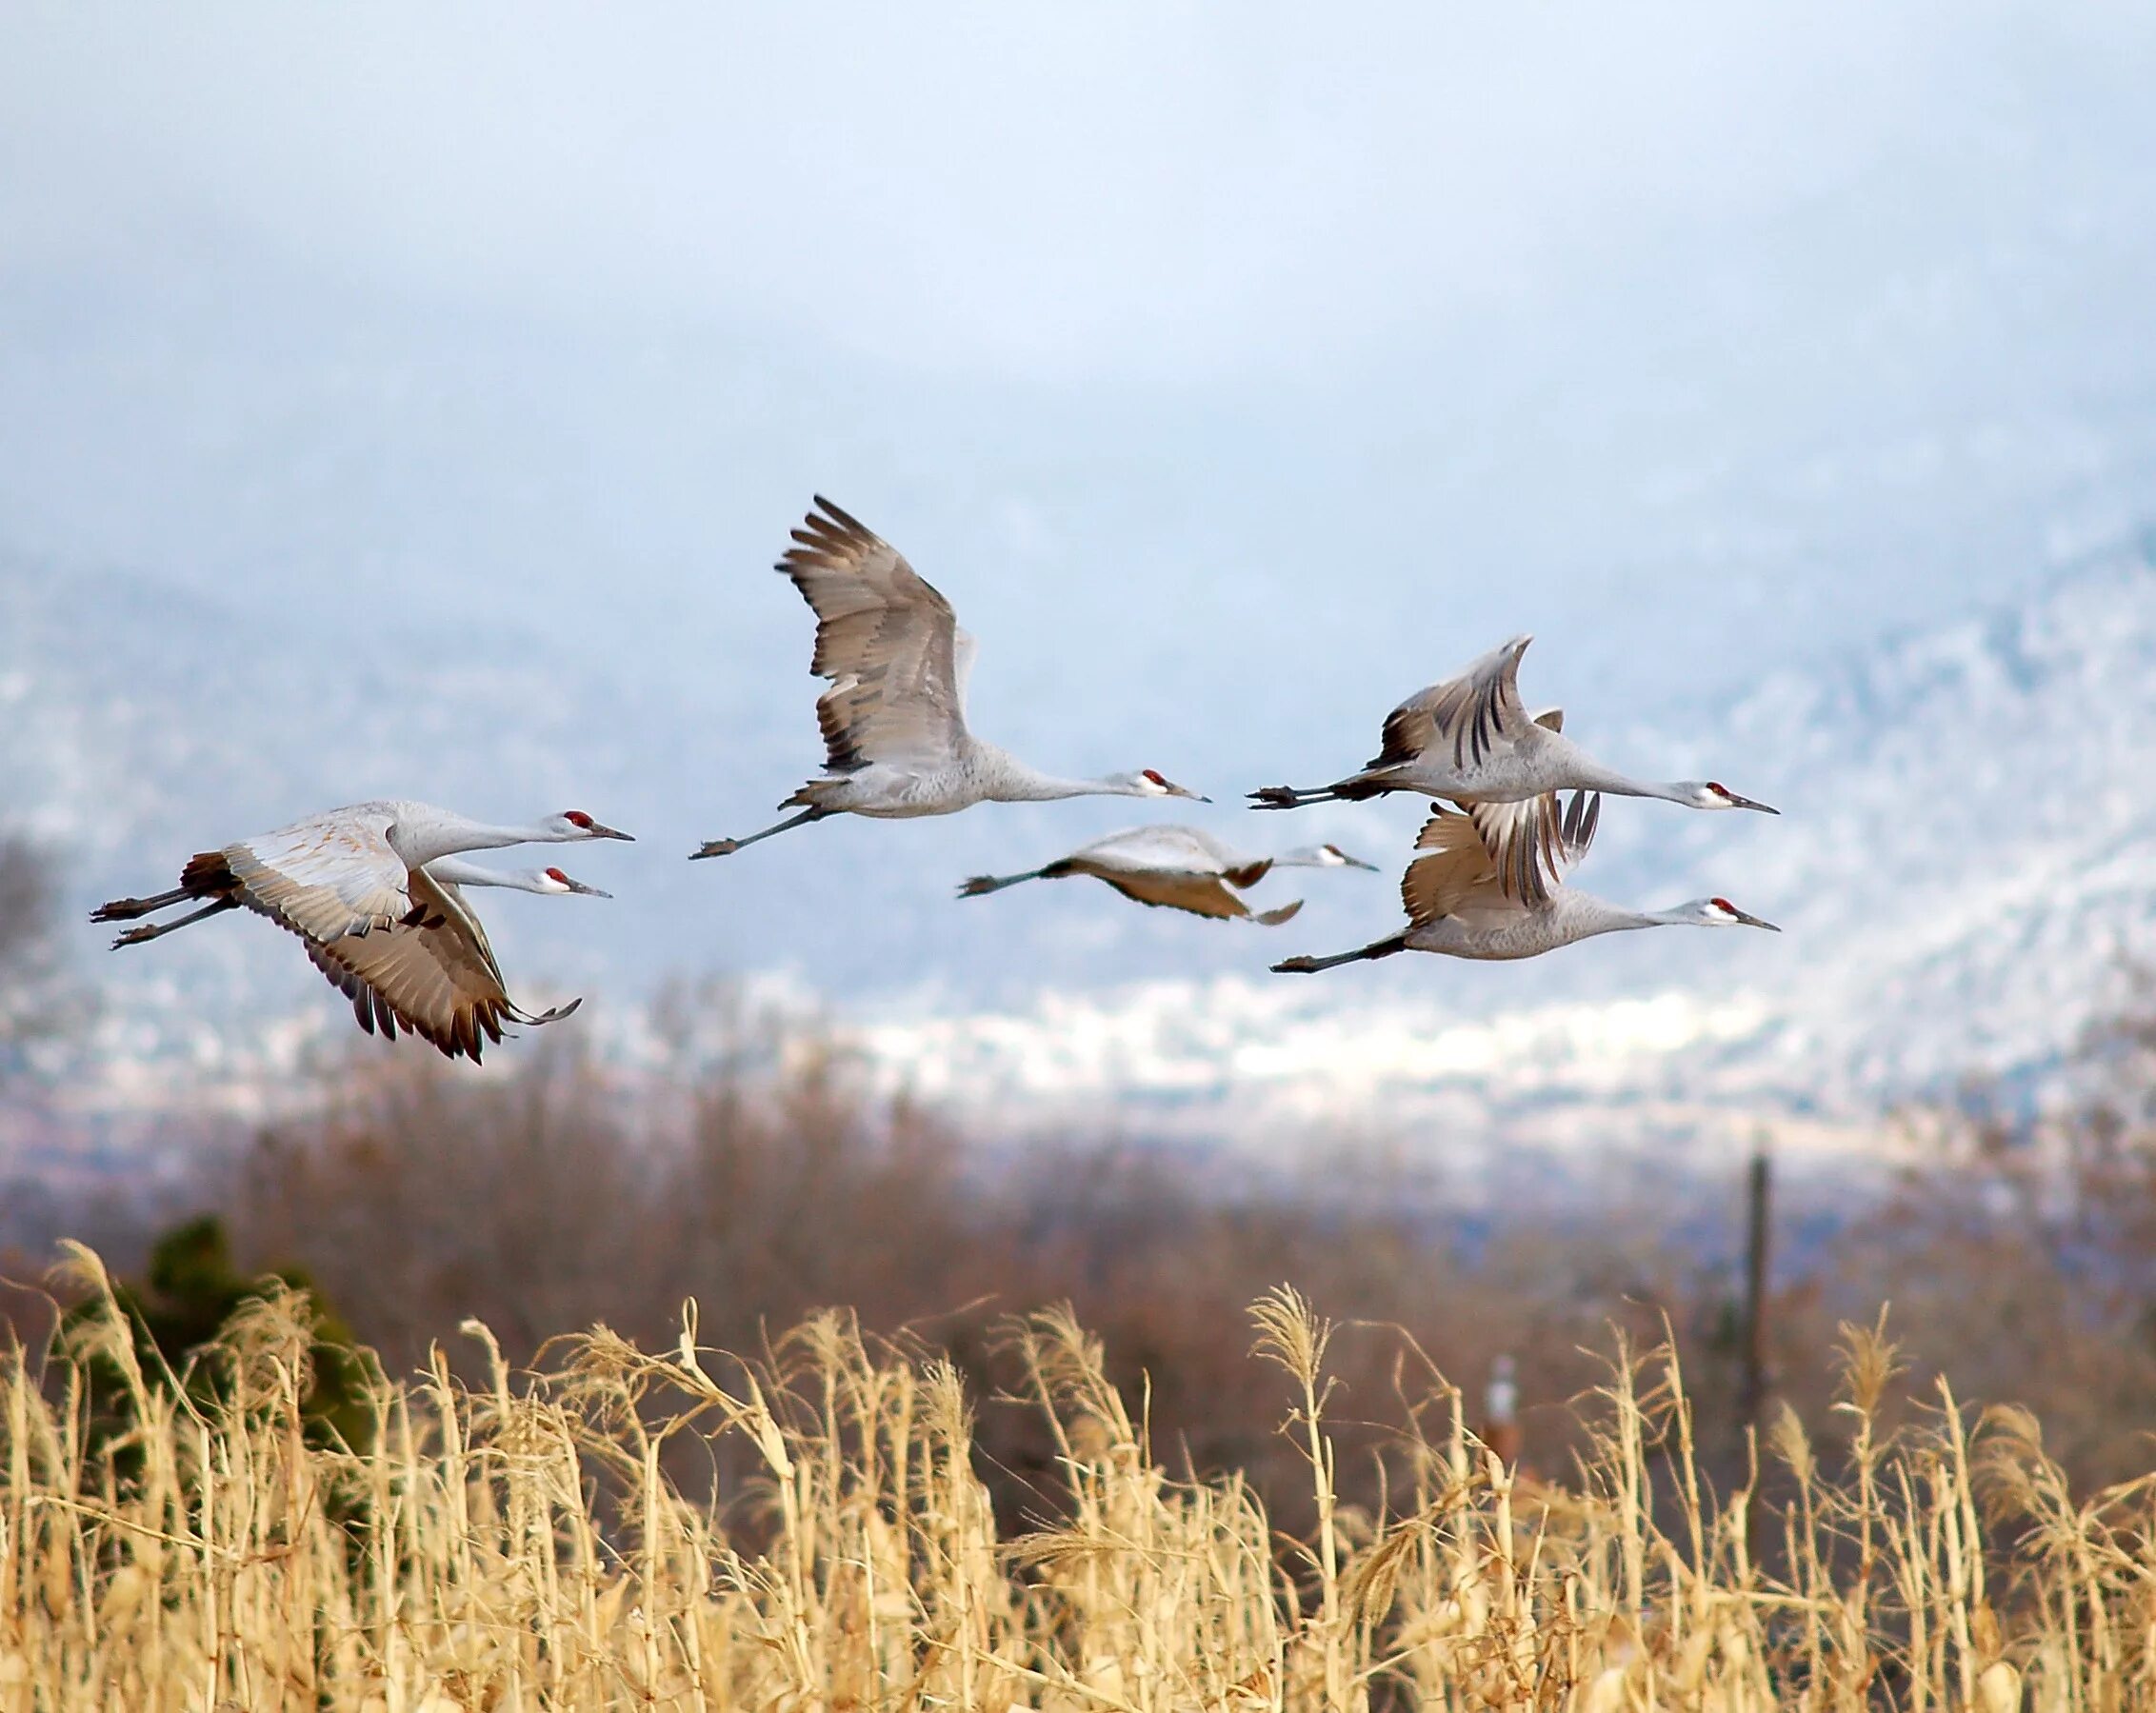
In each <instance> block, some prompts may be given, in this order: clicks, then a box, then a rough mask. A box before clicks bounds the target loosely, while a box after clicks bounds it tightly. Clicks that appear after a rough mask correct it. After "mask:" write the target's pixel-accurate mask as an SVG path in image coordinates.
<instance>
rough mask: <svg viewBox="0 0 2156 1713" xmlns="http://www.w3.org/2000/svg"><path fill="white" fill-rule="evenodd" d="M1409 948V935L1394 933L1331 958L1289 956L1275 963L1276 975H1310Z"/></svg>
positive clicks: (1334, 954)
mask: <svg viewBox="0 0 2156 1713" xmlns="http://www.w3.org/2000/svg"><path fill="white" fill-rule="evenodd" d="M1406 950H1407V935H1406V934H1394V935H1393V936H1392V937H1391V938H1390V939H1388V940H1373V941H1371V942H1370V944H1369V945H1367V946H1364V947H1363V948H1362V949H1361V950H1360V951H1337V952H1334V953H1333V954H1332V956H1331V957H1329V958H1289V959H1288V960H1286V961H1285V962H1284V963H1279V964H1275V965H1274V966H1272V972H1273V974H1275V975H1309V974H1312V973H1314V972H1315V971H1317V970H1320V969H1336V968H1338V967H1339V966H1341V965H1343V964H1359V963H1361V962H1362V961H1363V960H1364V959H1365V958H1389V957H1390V956H1391V955H1392V954H1393V953H1394V952H1396V951H1406Z"/></svg>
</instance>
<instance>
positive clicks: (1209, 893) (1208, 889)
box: [1092, 869, 1250, 920]
mask: <svg viewBox="0 0 2156 1713" xmlns="http://www.w3.org/2000/svg"><path fill="white" fill-rule="evenodd" d="M1092 872H1094V873H1095V874H1097V875H1098V876H1099V878H1100V879H1102V880H1104V881H1106V882H1108V885H1109V886H1113V887H1114V888H1115V889H1116V890H1117V891H1118V892H1120V893H1122V894H1123V896H1124V897H1126V898H1134V899H1136V900H1137V901H1138V902H1139V903H1140V904H1144V905H1154V906H1161V907H1163V908H1167V909H1170V910H1187V911H1188V912H1189V913H1190V914H1191V915H1193V916H1213V917H1218V918H1221V919H1223V920H1233V919H1234V918H1236V917H1241V916H1248V914H1249V913H1250V911H1249V907H1248V906H1247V905H1245V904H1244V902H1243V901H1242V900H1241V899H1240V898H1238V897H1236V896H1235V894H1234V893H1233V892H1232V891H1230V890H1229V889H1228V885H1227V883H1226V882H1225V881H1223V880H1222V879H1221V878H1220V876H1218V875H1216V874H1170V873H1164V872H1160V871H1157V870H1155V871H1148V872H1143V873H1124V872H1120V871H1113V870H1108V869H1095V870H1093V871H1092Z"/></svg>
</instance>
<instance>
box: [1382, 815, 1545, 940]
mask: <svg viewBox="0 0 2156 1713" xmlns="http://www.w3.org/2000/svg"><path fill="white" fill-rule="evenodd" d="M1415 848H1416V849H1417V850H1426V851H1427V852H1429V854H1428V855H1427V856H1420V857H1417V858H1416V859H1415V860H1414V861H1413V862H1411V863H1409V864H1408V865H1407V872H1406V873H1405V874H1403V875H1402V876H1401V877H1400V902H1401V904H1402V905H1404V906H1406V907H1407V919H1408V921H1409V922H1410V923H1412V924H1413V925H1414V926H1417V927H1420V926H1423V925H1424V924H1425V923H1429V922H1439V921H1442V920H1443V919H1444V918H1446V917H1447V916H1456V915H1458V914H1459V913H1460V912H1461V910H1462V909H1464V908H1466V907H1467V906H1469V905H1471V904H1479V903H1488V902H1495V903H1497V904H1499V905H1501V906H1508V907H1510V908H1513V909H1521V908H1524V907H1525V906H1520V905H1518V904H1516V903H1515V902H1514V901H1512V900H1510V899H1507V898H1506V896H1505V893H1504V889H1503V888H1502V887H1500V886H1498V884H1497V868H1496V866H1495V865H1494V864H1493V863H1492V862H1491V861H1490V855H1489V847H1487V846H1486V845H1485V844H1484V843H1483V841H1482V835H1481V834H1480V833H1479V832H1477V831H1476V830H1475V824H1474V822H1472V821H1471V820H1469V819H1468V818H1467V814H1466V813H1465V812H1464V811H1463V810H1460V809H1456V808H1449V807H1444V806H1442V805H1441V806H1440V807H1438V808H1436V809H1435V810H1433V811H1432V812H1431V814H1430V818H1429V819H1428V820H1427V821H1426V822H1424V823H1423V830H1422V831H1421V833H1419V834H1418V835H1417V836H1416V839H1415Z"/></svg>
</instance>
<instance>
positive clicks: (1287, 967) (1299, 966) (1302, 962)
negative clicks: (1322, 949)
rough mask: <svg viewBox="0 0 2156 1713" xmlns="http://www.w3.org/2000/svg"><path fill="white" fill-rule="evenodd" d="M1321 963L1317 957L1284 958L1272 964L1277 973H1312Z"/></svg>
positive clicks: (1274, 972)
mask: <svg viewBox="0 0 2156 1713" xmlns="http://www.w3.org/2000/svg"><path fill="white" fill-rule="evenodd" d="M1319 967H1320V965H1319V964H1318V961H1317V959H1315V958H1283V959H1282V960H1281V961H1280V962H1279V963H1277V964H1275V965H1274V966H1272V972H1273V974H1275V975H1312V974H1315V973H1316V971H1317V970H1318V969H1319Z"/></svg>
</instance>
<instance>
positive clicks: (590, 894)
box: [562, 841, 633, 898]
mask: <svg viewBox="0 0 2156 1713" xmlns="http://www.w3.org/2000/svg"><path fill="white" fill-rule="evenodd" d="M632 843H633V841H632ZM562 881H563V884H564V885H566V886H568V887H569V890H570V891H571V892H578V893H581V894H583V896H585V897H586V898H611V897H612V896H613V894H612V893H611V892H602V891H601V890H600V889H599V888H598V887H597V886H586V885H585V884H584V883H583V882H582V881H580V880H570V879H569V876H568V875H566V874H565V875H563V876H562Z"/></svg>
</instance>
